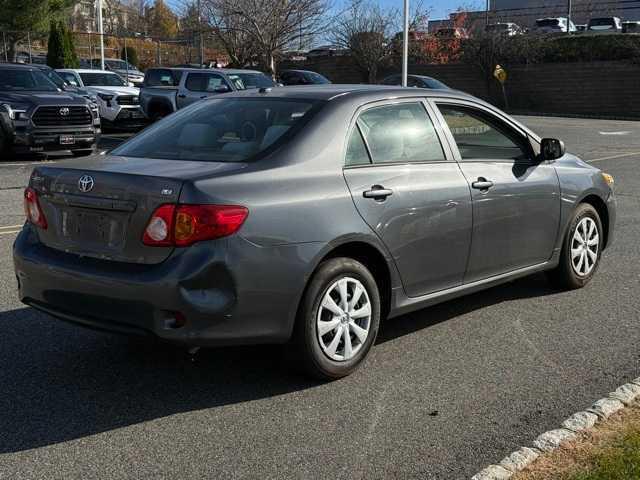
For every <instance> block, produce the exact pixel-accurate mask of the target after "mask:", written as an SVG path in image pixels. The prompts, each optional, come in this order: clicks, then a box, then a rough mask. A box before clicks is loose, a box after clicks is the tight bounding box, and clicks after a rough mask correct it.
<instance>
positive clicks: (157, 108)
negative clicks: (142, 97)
mask: <svg viewBox="0 0 640 480" xmlns="http://www.w3.org/2000/svg"><path fill="white" fill-rule="evenodd" d="M171 113H172V112H171V109H170V108H169V107H168V106H166V105H162V104H159V105H153V106H152V107H151V108H150V109H149V117H150V118H151V121H153V122H157V121H158V120H162V119H163V118H164V117H166V116H167V115H171Z"/></svg>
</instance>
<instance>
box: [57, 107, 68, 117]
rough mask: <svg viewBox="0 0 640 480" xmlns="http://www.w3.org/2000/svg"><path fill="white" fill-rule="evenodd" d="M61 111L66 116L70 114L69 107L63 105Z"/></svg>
mask: <svg viewBox="0 0 640 480" xmlns="http://www.w3.org/2000/svg"><path fill="white" fill-rule="evenodd" d="M59 113H60V115H61V116H63V117H66V116H67V115H69V108H68V107H62V108H61V109H60V110H59Z"/></svg>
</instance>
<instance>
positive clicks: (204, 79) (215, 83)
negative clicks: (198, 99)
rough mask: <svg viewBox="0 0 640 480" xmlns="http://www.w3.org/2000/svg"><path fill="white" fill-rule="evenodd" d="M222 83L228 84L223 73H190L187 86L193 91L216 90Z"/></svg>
mask: <svg viewBox="0 0 640 480" xmlns="http://www.w3.org/2000/svg"><path fill="white" fill-rule="evenodd" d="M221 85H227V82H225V81H224V79H223V78H222V76H221V75H218V74H216V73H190V74H189V75H188V76H187V80H186V82H185V87H186V88H187V90H191V91H192V92H215V91H216V88H217V87H219V86H221Z"/></svg>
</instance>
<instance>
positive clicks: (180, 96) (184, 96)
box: [178, 93, 187, 98]
mask: <svg viewBox="0 0 640 480" xmlns="http://www.w3.org/2000/svg"><path fill="white" fill-rule="evenodd" d="M178 98H187V96H186V95H185V94H184V93H181V94H180V95H178Z"/></svg>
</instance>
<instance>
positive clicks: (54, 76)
mask: <svg viewBox="0 0 640 480" xmlns="http://www.w3.org/2000/svg"><path fill="white" fill-rule="evenodd" d="M34 67H37V68H39V69H40V71H41V72H42V73H44V74H45V75H46V76H47V78H48V79H49V80H51V81H52V82H53V83H55V85H56V87H58V89H59V90H62V91H65V92H68V93H75V94H76V95H80V96H81V97H84V98H86V99H88V100H90V101H91V102H92V103H94V104H95V105H98V96H97V95H96V94H95V93H92V92H90V91H89V90H87V89H86V88H82V87H78V86H73V85H71V84H69V83H67V82H66V81H65V80H64V78H62V77H61V76H60V74H59V73H58V72H56V71H55V70H54V69H53V68H51V67H50V66H48V65H34Z"/></svg>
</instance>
